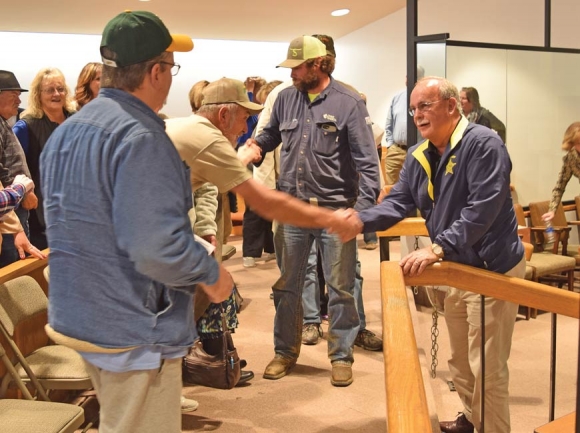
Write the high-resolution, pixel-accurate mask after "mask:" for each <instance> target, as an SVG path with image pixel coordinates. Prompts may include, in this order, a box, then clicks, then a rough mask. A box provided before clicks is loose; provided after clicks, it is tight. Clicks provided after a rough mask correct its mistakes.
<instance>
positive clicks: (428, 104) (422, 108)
mask: <svg viewBox="0 0 580 433" xmlns="http://www.w3.org/2000/svg"><path fill="white" fill-rule="evenodd" d="M441 101H445V99H438V100H437V101H431V102H421V103H420V104H419V105H418V106H417V108H413V107H411V108H409V111H408V113H409V116H411V117H415V113H418V112H422V113H425V112H426V111H429V110H431V105H434V104H436V103H437V102H441Z"/></svg>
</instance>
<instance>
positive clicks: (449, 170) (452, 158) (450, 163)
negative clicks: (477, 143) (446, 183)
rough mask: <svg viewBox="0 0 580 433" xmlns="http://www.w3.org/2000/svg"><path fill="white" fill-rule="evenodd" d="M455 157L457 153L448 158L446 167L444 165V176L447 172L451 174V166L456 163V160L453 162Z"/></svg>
mask: <svg viewBox="0 0 580 433" xmlns="http://www.w3.org/2000/svg"><path fill="white" fill-rule="evenodd" d="M455 158H457V155H453V156H452V157H451V158H449V162H448V163H447V167H445V176H447V175H448V174H453V167H455V166H456V165H457V163H456V162H453V160H454V159H455Z"/></svg>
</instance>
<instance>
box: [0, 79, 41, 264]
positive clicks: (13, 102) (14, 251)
mask: <svg viewBox="0 0 580 433" xmlns="http://www.w3.org/2000/svg"><path fill="white" fill-rule="evenodd" d="M21 92H28V90H26V89H23V88H22V87H21V86H20V84H19V83H18V80H17V79H16V77H15V76H14V74H13V73H12V72H10V71H2V70H0V182H2V185H5V186H8V185H11V184H12V182H13V181H14V178H15V177H16V176H17V175H19V174H24V175H26V176H28V177H30V171H29V170H28V165H27V164H26V157H25V156H24V151H23V149H22V146H21V145H20V143H19V142H18V139H17V138H16V136H15V135H14V133H13V132H12V129H11V128H10V125H9V124H8V119H10V118H11V117H14V116H16V115H17V114H18V107H19V106H20V93H21ZM37 203H38V200H37V198H36V195H35V194H34V191H30V192H28V193H27V194H26V195H25V196H24V198H23V199H22V201H21V202H20V207H19V208H18V209H16V211H15V212H16V215H18V219H19V220H20V224H21V225H22V227H23V228H24V233H25V234H26V237H28V209H34V208H35V207H36V205H37ZM2 238H3V240H2V254H0V267H1V266H6V265H9V264H10V263H14V262H16V261H18V259H20V258H24V251H26V252H29V253H33V255H34V256H35V257H39V258H40V257H44V256H43V255H42V254H40V255H39V254H38V253H37V251H35V250H32V245H30V242H26V244H25V245H24V247H25V248H24V249H23V246H22V245H18V246H15V245H14V236H13V235H12V234H4V235H2Z"/></svg>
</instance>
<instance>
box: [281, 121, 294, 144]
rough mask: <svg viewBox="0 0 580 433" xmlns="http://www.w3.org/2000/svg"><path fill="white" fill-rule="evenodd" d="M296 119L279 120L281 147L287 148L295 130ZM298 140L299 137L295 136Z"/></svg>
mask: <svg viewBox="0 0 580 433" xmlns="http://www.w3.org/2000/svg"><path fill="white" fill-rule="evenodd" d="M296 128H298V119H292V120H287V121H284V122H280V134H281V135H282V149H281V150H288V149H289V148H290V143H291V142H292V136H293V135H294V134H295V133H296V132H297V131H296ZM297 139H298V140H299V138H297Z"/></svg>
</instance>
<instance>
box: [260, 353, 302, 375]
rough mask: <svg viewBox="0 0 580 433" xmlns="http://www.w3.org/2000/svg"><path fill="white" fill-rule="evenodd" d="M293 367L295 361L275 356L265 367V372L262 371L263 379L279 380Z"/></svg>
mask: <svg viewBox="0 0 580 433" xmlns="http://www.w3.org/2000/svg"><path fill="white" fill-rule="evenodd" d="M295 365H296V359H288V358H284V357H283V356H282V355H278V354H276V356H274V359H272V360H271V361H270V363H269V364H268V365H267V366H266V370H264V379H270V380H277V379H281V378H282V377H284V376H286V375H287V374H288V373H289V372H290V370H291V369H292V368H293V367H294V366H295Z"/></svg>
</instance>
